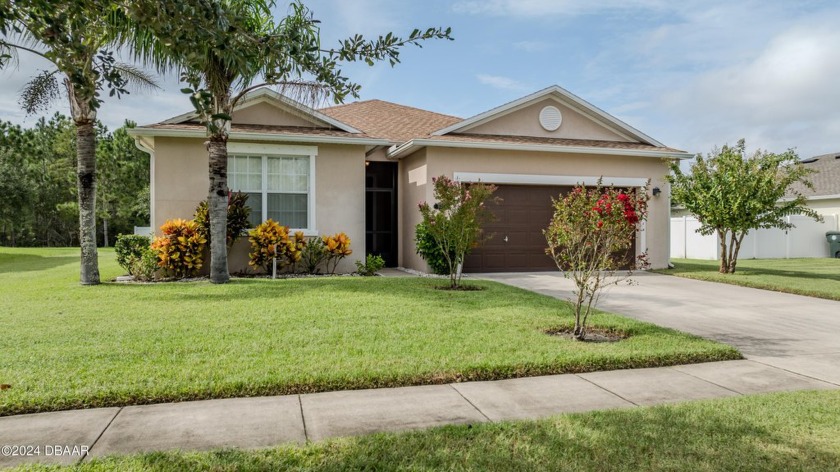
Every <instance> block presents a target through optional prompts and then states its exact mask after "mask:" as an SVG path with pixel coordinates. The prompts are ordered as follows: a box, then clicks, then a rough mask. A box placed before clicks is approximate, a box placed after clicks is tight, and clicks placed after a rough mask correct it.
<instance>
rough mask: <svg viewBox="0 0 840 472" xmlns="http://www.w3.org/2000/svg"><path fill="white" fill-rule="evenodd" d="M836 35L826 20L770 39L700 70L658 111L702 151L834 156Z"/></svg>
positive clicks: (839, 112)
mask: <svg viewBox="0 0 840 472" xmlns="http://www.w3.org/2000/svg"><path fill="white" fill-rule="evenodd" d="M838 48H840V31H837V30H836V29H835V28H834V22H833V21H828V20H826V21H822V22H817V23H815V22H813V21H809V22H807V23H803V24H799V25H796V26H794V27H791V28H789V29H787V30H784V31H782V32H781V33H779V34H777V35H776V36H775V37H774V38H773V39H772V40H770V41H768V42H767V43H766V45H765V46H764V47H763V48H762V49H761V50H760V51H759V52H758V53H756V54H755V55H754V57H752V58H751V59H750V60H747V61H744V62H734V63H730V64H728V65H726V66H724V67H716V68H711V69H708V70H705V71H703V72H701V73H699V74H697V75H695V76H694V77H693V78H691V79H689V80H687V81H685V82H684V83H683V84H682V86H680V87H675V88H674V89H673V90H671V91H668V92H666V93H664V94H663V95H662V96H661V98H660V101H659V106H660V107H661V108H660V109H662V110H663V111H665V112H666V113H668V114H670V115H671V116H680V119H681V121H682V124H683V126H684V127H685V129H686V131H688V132H690V133H691V134H690V135H685V134H684V136H683V139H684V140H685V142H687V143H689V144H690V145H694V146H702V147H701V148H700V149H696V150H698V151H704V152H705V151H708V148H710V147H711V146H710V145H709V144H710V143H715V144H723V143H725V142H730V143H731V142H734V141H735V140H737V139H738V138H739V137H744V138H746V139H747V144H748V145H751V146H755V147H762V148H767V149H769V150H771V151H776V152H778V151H783V150H785V149H787V148H789V147H796V148H798V149H799V151H800V154H801V156H802V157H806V156H809V155H812V154H819V153H822V152H835V151H838V150H840V138H838V136H837V135H836V130H837V129H838V128H840V107H838V103H840V87H837V85H836V84H837V77H840V56H838V55H837V54H836V51H837V50H838Z"/></svg>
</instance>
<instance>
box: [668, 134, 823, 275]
mask: <svg viewBox="0 0 840 472" xmlns="http://www.w3.org/2000/svg"><path fill="white" fill-rule="evenodd" d="M812 172H813V170H811V169H807V168H805V167H804V166H802V165H801V164H800V162H799V157H798V156H797V155H796V153H795V152H794V151H793V150H788V151H787V152H785V153H782V154H772V153H769V152H766V151H761V150H758V151H756V152H755V153H754V154H753V155H752V156H749V157H748V156H747V155H746V145H745V144H744V140H743V139H742V140H740V141H738V144H737V145H735V146H733V147H730V146H728V145H725V146H723V148H722V149H715V150H714V151H713V152H712V153H711V154H709V156H708V158H705V159H704V158H703V156H701V155H698V156H697V160H696V161H695V162H694V163H693V164H692V166H691V173H690V174H685V173H683V172H682V170H681V169H680V167H679V164H678V163H673V164H672V165H671V175H670V176H669V177H668V181H669V182H670V183H671V198H672V201H673V202H674V203H677V204H680V205H683V206H684V207H685V208H686V209H687V210H688V211H690V212H691V213H692V214H694V215H695V216H696V217H697V220H698V221H699V222H700V225H701V226H700V229H698V232H699V233H700V234H703V235H710V234H717V236H718V239H719V240H720V272H721V273H722V274H732V273H735V265H736V263H737V261H738V252H739V251H740V250H741V242H742V241H743V240H744V236H746V235H747V233H748V232H749V231H750V230H754V229H759V228H781V229H785V230H787V229H790V228H792V227H793V225H792V224H790V223H788V222H787V221H786V220H785V217H787V216H790V215H796V214H802V215H806V216H809V217H811V218H814V219H815V220H817V221H822V217H820V216H819V215H818V214H817V213H816V212H815V211H814V210H812V209H810V208H808V207H807V206H806V203H807V201H806V198H805V197H804V196H803V195H802V194H801V193H799V192H798V191H796V190H794V189H793V188H792V186H793V184H796V183H801V184H802V185H804V186H805V187H808V188H813V184H811V182H810V180H808V176H809V175H810V174H811V173H812ZM786 195H788V196H790V198H785V196H786Z"/></svg>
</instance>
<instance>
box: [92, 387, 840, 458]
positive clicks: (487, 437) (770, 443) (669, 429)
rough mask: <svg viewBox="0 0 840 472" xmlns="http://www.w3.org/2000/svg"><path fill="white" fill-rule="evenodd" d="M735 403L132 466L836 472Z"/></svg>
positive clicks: (814, 445) (807, 443) (809, 444)
mask: <svg viewBox="0 0 840 472" xmlns="http://www.w3.org/2000/svg"><path fill="white" fill-rule="evenodd" d="M729 405H730V404H726V403H723V404H721V407H722V408H720V410H718V409H717V408H713V407H708V406H707V407H705V408H699V409H695V408H692V407H691V405H686V406H685V407H676V408H674V407H654V408H646V409H635V410H612V411H604V412H595V413H585V414H576V415H565V416H559V417H556V418H553V419H548V420H541V421H536V422H532V421H528V422H515V423H500V424H498V423H497V424H482V425H477V426H472V425H469V426H467V425H460V426H445V427H443V428H438V429H434V430H430V431H428V430H427V431H417V432H408V433H402V434H375V435H369V436H362V437H356V438H347V439H340V440H333V441H329V442H326V443H315V444H311V445H307V446H305V447H303V448H297V447H293V446H284V447H279V448H275V449H267V450H262V451H251V452H248V451H241V450H221V451H213V452H209V453H191V454H180V453H175V452H173V453H153V454H146V455H143V456H139V457H136V458H132V459H127V460H128V461H130V463H133V464H135V465H142V467H143V469H144V470H151V471H158V472H163V471H174V470H196V469H210V468H214V469H218V470H223V469H224V470H228V469H231V470H232V469H233V468H245V469H248V470H287V469H298V468H302V469H306V470H408V469H412V470H450V469H458V470H482V471H483V470H575V471H578V470H591V471H602V470H614V471H638V470H836V469H834V467H836V466H837V464H838V461H840V455H838V452H837V451H836V450H831V449H827V448H822V447H820V444H819V442H817V441H811V440H808V438H807V437H799V438H797V436H796V434H791V431H786V430H785V426H786V425H785V424H783V423H782V422H783V421H785V419H775V418H771V419H770V420H765V419H758V417H759V416H761V415H762V414H768V413H769V414H770V415H772V412H770V411H769V410H768V412H764V411H763V410H765V409H767V406H764V407H763V408H761V407H760V408H759V409H760V410H762V411H761V412H759V413H758V414H756V413H753V412H752V408H750V407H749V406H746V407H741V408H740V409H739V408H737V407H736V408H734V411H732V410H733V408H729ZM771 406H772V405H771ZM739 410H740V411H739ZM742 413H746V414H742ZM809 413H810V412H809ZM750 415H753V417H752V418H751V417H750ZM799 421H802V419H799ZM794 423H795V422H794ZM818 426H820V425H818ZM822 426H823V431H819V430H818V431H819V432H824V433H825V432H826V431H825V426H824V425H822ZM804 429H808V430H810V427H800V428H798V430H796V431H793V433H797V432H801V431H802V430H804ZM809 432H810V431H809ZM811 434H812V433H811ZM818 434H819V433H818ZM791 436H792V437H791ZM824 436H825V435H824ZM797 439H798V440H797ZM116 460H119V459H116ZM95 462H96V461H94V463H95ZM116 464H119V463H116ZM91 465H93V464H91ZM121 465H122V466H128V465H129V464H121Z"/></svg>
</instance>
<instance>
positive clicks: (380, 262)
mask: <svg viewBox="0 0 840 472" xmlns="http://www.w3.org/2000/svg"><path fill="white" fill-rule="evenodd" d="M383 267H385V259H383V258H382V256H380V255H378V254H368V255H367V257H366V258H365V261H364V262H362V261H356V272H358V273H359V275H364V276H365V277H370V276H373V275H376V273H377V272H379V271H380V270H382V268H383Z"/></svg>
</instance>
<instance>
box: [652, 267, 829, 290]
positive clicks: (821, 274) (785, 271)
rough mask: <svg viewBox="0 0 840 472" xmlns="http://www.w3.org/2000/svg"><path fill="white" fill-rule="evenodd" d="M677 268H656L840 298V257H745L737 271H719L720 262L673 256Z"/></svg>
mask: <svg viewBox="0 0 840 472" xmlns="http://www.w3.org/2000/svg"><path fill="white" fill-rule="evenodd" d="M671 262H672V263H673V264H674V267H675V268H674V269H666V270H657V271H656V272H659V273H660V274H670V275H676V276H679V277H687V278H690V279H699V280H708V281H710V282H723V283H728V284H733V285H743V286H745V287H754V288H762V289H765V290H775V291H777V292H787V293H796V294H799V295H807V296H809V297H819V298H828V299H830V300H840V259H828V258H826V259H744V260H739V261H738V266H737V268H736V271H735V273H734V274H721V273H720V272H718V261H704V260H698V259H672V260H671Z"/></svg>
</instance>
